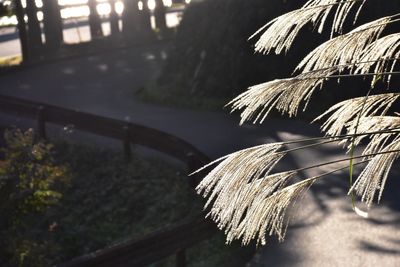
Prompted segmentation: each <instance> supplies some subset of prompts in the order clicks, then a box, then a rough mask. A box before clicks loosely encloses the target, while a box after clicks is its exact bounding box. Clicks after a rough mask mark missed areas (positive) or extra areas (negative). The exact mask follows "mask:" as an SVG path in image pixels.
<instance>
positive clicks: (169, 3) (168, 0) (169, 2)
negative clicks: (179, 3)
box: [163, 0, 172, 7]
mask: <svg viewBox="0 0 400 267" xmlns="http://www.w3.org/2000/svg"><path fill="white" fill-rule="evenodd" d="M163 4H164V6H166V7H171V6H172V0H163Z"/></svg>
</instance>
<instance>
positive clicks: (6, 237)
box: [0, 130, 69, 266]
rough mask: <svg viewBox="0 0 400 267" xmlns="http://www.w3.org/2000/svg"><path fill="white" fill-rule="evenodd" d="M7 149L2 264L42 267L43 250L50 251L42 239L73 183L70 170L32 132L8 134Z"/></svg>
mask: <svg viewBox="0 0 400 267" xmlns="http://www.w3.org/2000/svg"><path fill="white" fill-rule="evenodd" d="M5 141H6V147H5V148H3V149H1V152H2V154H3V160H1V161H0V213H1V217H0V233H1V236H2V238H1V240H0V264H4V265H12V266H14V265H20V266H22V265H25V264H24V262H27V261H28V262H29V265H30V266H42V265H43V264H44V261H43V259H42V258H41V257H36V255H38V254H40V252H39V251H44V250H48V249H49V248H48V247H47V242H46V241H44V240H42V238H43V237H44V235H45V231H42V233H35V232H34V231H32V228H41V229H44V230H47V228H48V225H46V223H45V221H42V219H43V218H44V214H45V212H46V211H47V210H48V208H49V207H51V206H53V205H55V204H56V203H57V202H58V201H59V200H60V199H61V197H62V194H61V193H60V189H62V188H63V187H64V186H65V185H66V184H67V183H68V181H69V175H68V169H67V168H66V167H65V166H63V165H59V164H56V163H55V161H54V158H53V155H52V150H53V146H52V145H51V144H47V143H44V142H34V133H33V131H32V130H28V131H26V132H22V131H20V130H12V131H6V132H5Z"/></svg>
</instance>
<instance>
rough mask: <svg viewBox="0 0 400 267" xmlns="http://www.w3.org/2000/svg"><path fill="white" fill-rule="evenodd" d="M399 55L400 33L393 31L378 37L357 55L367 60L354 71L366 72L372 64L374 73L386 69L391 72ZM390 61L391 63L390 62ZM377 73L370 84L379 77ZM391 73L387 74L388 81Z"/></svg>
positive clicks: (362, 59)
mask: <svg viewBox="0 0 400 267" xmlns="http://www.w3.org/2000/svg"><path fill="white" fill-rule="evenodd" d="M399 57H400V33H394V34H391V35H387V36H384V37H381V38H379V39H378V40H376V41H374V42H373V43H371V44H370V45H368V46H367V47H366V48H365V49H364V51H363V52H362V53H361V54H360V55H359V56H358V60H359V61H363V62H367V63H366V64H361V65H359V66H358V67H357V68H356V70H355V72H354V73H356V74H357V73H367V72H369V71H370V70H371V69H372V67H373V66H375V68H374V72H375V73H383V72H386V71H389V72H393V70H394V68H395V65H396V63H397V61H398V59H399ZM390 62H392V63H390ZM380 78H381V77H380V76H379V75H377V76H374V79H373V80H372V85H373V84H375V82H376V81H377V80H378V79H380ZM390 79H391V75H388V76H387V80H388V82H390Z"/></svg>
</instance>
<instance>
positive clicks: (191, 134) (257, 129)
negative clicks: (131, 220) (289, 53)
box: [0, 45, 400, 267]
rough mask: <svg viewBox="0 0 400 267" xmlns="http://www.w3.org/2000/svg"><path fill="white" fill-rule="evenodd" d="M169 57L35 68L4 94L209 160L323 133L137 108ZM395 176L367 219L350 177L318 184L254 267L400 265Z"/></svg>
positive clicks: (137, 53)
mask: <svg viewBox="0 0 400 267" xmlns="http://www.w3.org/2000/svg"><path fill="white" fill-rule="evenodd" d="M166 54H167V48H166V47H165V46H159V45H156V46H151V47H141V48H137V49H134V50H131V51H127V50H118V51H113V52H109V53H105V54H102V55H96V56H90V57H82V58H79V59H72V60H66V61H62V62H57V63H52V64H45V65H41V66H36V67H31V68H27V69H24V70H21V71H18V72H13V73H9V74H7V75H4V76H0V93H2V94H8V95H12V96H18V97H22V98H27V99H32V100H36V101H42V102H45V103H51V104H55V105H60V106H64V107H68V108H74V109H80V110H83V111H87V112H92V113H96V114H100V115H104V116H109V117H113V118H117V119H126V120H130V121H132V122H135V123H140V124H143V125H147V126H150V127H154V128H157V129H160V130H163V131H165V132H168V133H171V134H174V135H176V136H179V137H181V138H183V139H185V140H187V141H189V142H191V143H192V144H194V145H195V146H197V147H198V148H199V149H201V150H202V151H204V152H205V153H207V154H208V155H209V156H210V157H212V158H215V157H217V156H220V155H224V154H226V153H229V152H232V151H235V150H237V149H239V148H244V147H246V146H249V145H255V144H260V143H263V142H268V141H278V140H288V139H296V138H301V137H304V136H316V135H318V129H317V127H316V126H309V125H307V124H306V123H304V122H299V121H284V120H277V119H271V120H268V121H266V122H265V123H264V125H263V126H253V125H246V126H244V127H239V126H238V119H237V118H236V117H235V116H229V115H228V114H227V112H225V111H222V112H220V113H214V112H203V111H193V110H183V109H177V108H169V107H160V106H156V105H152V104H148V103H142V102H140V101H139V100H137V99H136V98H135V95H134V93H135V91H136V90H138V89H139V88H140V87H141V86H143V85H144V84H146V83H149V82H154V80H155V78H156V77H157V74H158V72H159V70H160V65H162V63H163V58H164V57H165V55H166ZM8 119H9V118H8ZM14 119H15V118H14ZM3 122H4V121H3ZM13 123H18V121H17V120H15V121H13ZM72 135H73V134H72ZM93 142H95V141H93ZM341 152H342V151H341V150H340V149H339V148H338V147H336V146H333V145H330V146H325V147H324V148H323V149H320V150H318V151H315V150H314V151H311V150H307V151H302V152H301V153H296V154H293V155H291V156H290V157H288V159H287V160H286V161H285V163H286V166H287V165H290V166H292V167H294V168H295V167H297V166H305V165H310V164H312V163H314V162H318V161H319V160H320V159H321V158H332V159H333V158H337V157H340V153H341ZM326 170H327V169H326ZM313 174H315V172H308V173H303V174H302V176H303V177H306V176H310V175H313ZM398 174H399V172H398V171H395V172H394V175H393V177H391V178H392V179H391V180H390V185H389V187H388V188H390V189H389V190H387V191H386V193H385V196H384V201H383V203H382V204H381V205H380V206H376V207H374V208H373V210H372V212H371V217H372V218H371V219H369V220H364V219H362V218H360V217H357V216H356V215H354V213H353V212H352V211H351V209H350V207H351V203H350V201H349V199H348V198H347V197H345V191H346V184H347V182H346V179H347V176H346V174H345V173H341V174H338V175H332V176H330V177H328V178H327V179H326V180H325V181H324V182H322V183H318V184H316V185H315V186H314V189H312V190H311V191H310V193H309V194H308V195H307V197H306V198H305V199H304V200H303V201H302V202H301V203H302V204H301V206H300V209H299V211H298V213H299V216H297V217H296V219H295V220H294V221H293V224H292V227H291V228H290V229H289V232H288V236H287V240H286V241H285V242H284V243H283V244H279V245H278V244H276V242H274V241H271V242H270V244H268V245H267V246H266V247H265V248H262V249H260V251H259V253H258V254H257V255H256V257H255V258H254V259H253V261H252V262H251V263H250V264H249V265H250V266H251V267H257V266H307V267H308V266H316V267H317V266H318V267H320V266H366V267H368V266H373V267H376V266H385V267H386V266H387V267H395V266H399V263H400V231H399V230H400V229H399V228H400V203H399V200H400V199H399V198H398V197H397V196H398V193H397V192H398V191H396V189H397V190H398V189H399V188H400V179H397V178H398ZM396 176H397V177H396Z"/></svg>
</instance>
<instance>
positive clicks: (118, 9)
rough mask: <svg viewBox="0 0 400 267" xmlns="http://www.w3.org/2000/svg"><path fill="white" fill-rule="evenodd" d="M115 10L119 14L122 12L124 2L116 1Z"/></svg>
mask: <svg viewBox="0 0 400 267" xmlns="http://www.w3.org/2000/svg"><path fill="white" fill-rule="evenodd" d="M115 12H117V14H119V15H121V14H122V12H124V3H122V2H121V1H118V2H116V3H115Z"/></svg>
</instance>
